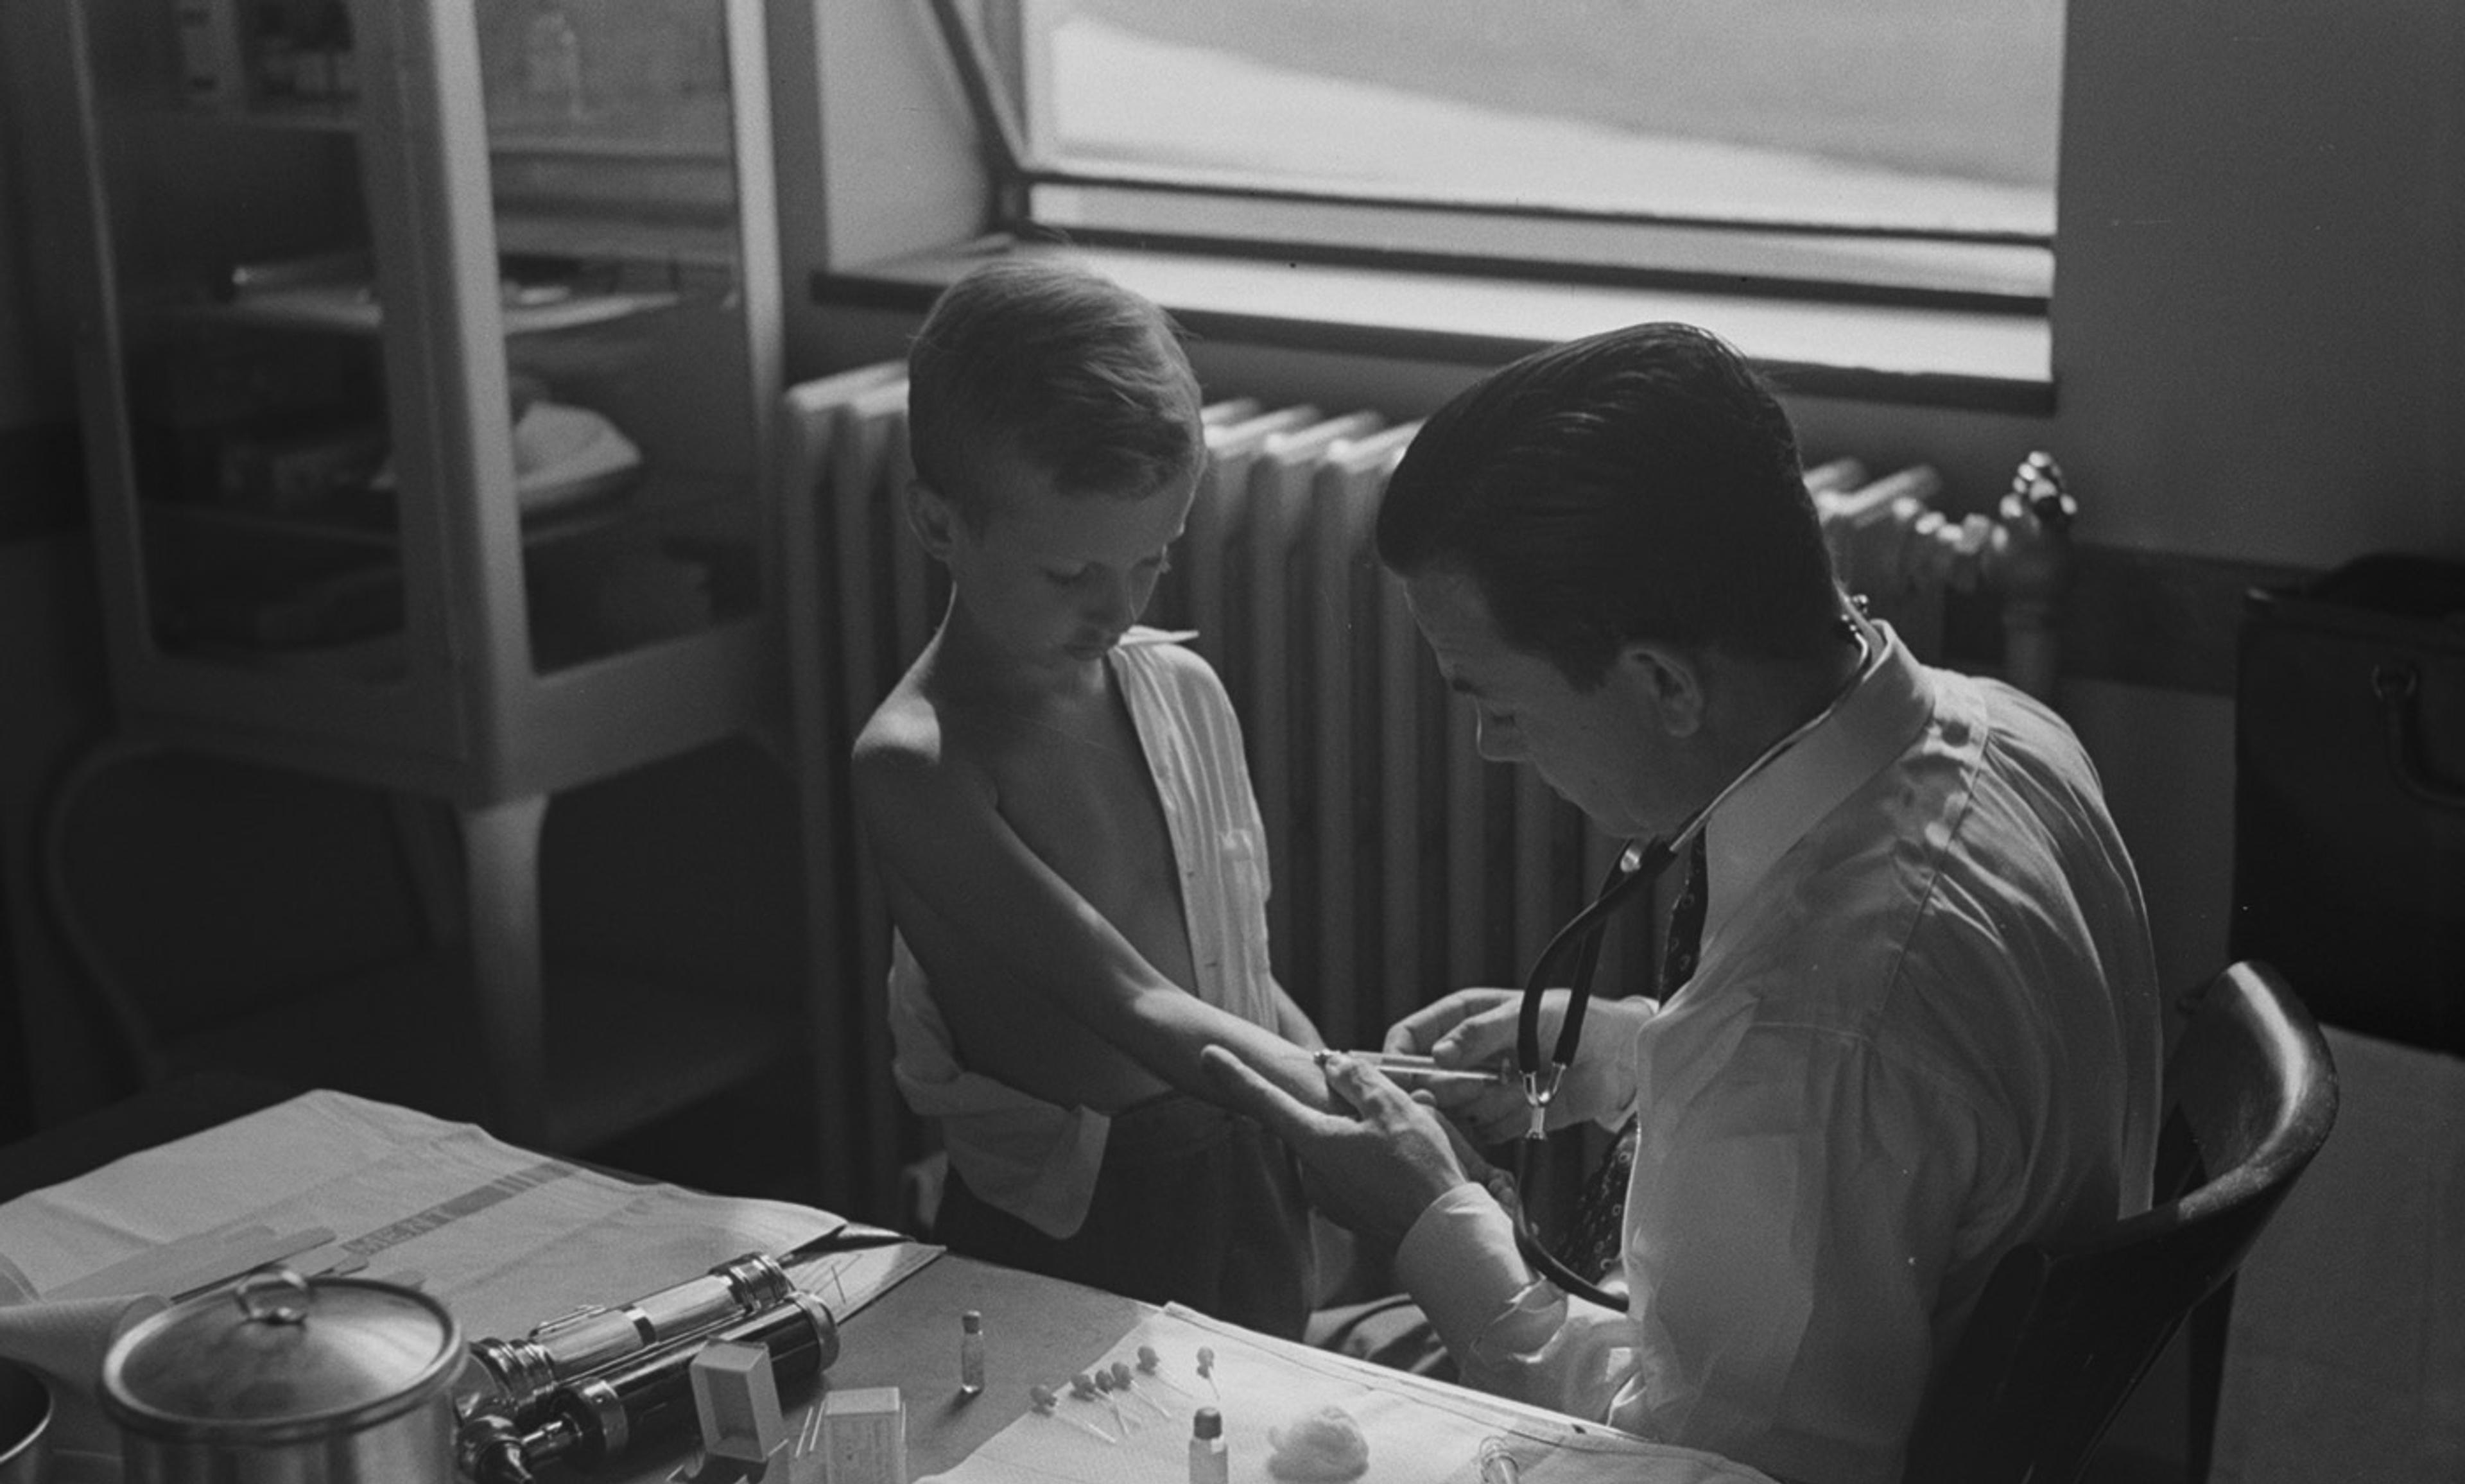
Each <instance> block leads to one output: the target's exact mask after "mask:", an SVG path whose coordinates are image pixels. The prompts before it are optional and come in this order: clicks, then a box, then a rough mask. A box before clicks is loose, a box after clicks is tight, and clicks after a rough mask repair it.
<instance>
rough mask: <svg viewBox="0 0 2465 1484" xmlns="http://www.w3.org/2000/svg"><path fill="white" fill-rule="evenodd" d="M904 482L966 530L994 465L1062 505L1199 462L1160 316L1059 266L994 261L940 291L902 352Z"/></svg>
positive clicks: (1186, 399)
mask: <svg viewBox="0 0 2465 1484" xmlns="http://www.w3.org/2000/svg"><path fill="white" fill-rule="evenodd" d="M907 375H908V388H907V418H908V423H907V441H908V449H909V452H910V453H911V454H913V455H914V457H915V463H916V472H917V474H918V475H919V476H921V477H922V479H923V480H924V481H925V482H926V483H928V484H930V485H932V486H933V487H934V488H935V489H937V490H939V491H940V492H941V494H942V496H943V498H945V499H947V500H949V501H950V502H951V504H952V505H954V506H956V507H957V509H958V510H959V513H960V515H961V518H962V519H964V520H966V521H968V523H969V524H970V525H972V526H974V527H976V528H978V529H982V527H983V525H984V521H985V520H986V518H987V517H988V516H989V515H990V514H991V510H990V507H989V503H988V500H989V496H988V477H989V476H990V474H991V472H992V470H993V469H994V468H995V467H997V466H998V465H999V464H1000V463H1001V462H1003V461H1006V460H1021V461H1024V462H1025V463H1027V464H1028V465H1030V466H1032V467H1033V468H1034V469H1035V470H1037V471H1039V472H1041V473H1043V474H1046V475H1049V476H1052V478H1053V481H1054V483H1055V486H1057V487H1058V488H1059V489H1060V490H1061V491H1062V492H1063V493H1064V494H1069V495H1108V496H1118V497H1122V498H1131V497H1141V496H1145V495H1150V494H1153V493H1155V492H1156V491H1158V490H1161V489H1164V488H1166V486H1168V485H1170V484H1172V483H1174V482H1176V481H1178V480H1180V479H1182V478H1185V477H1187V476H1188V475H1189V474H1190V473H1191V472H1192V471H1194V470H1195V469H1196V468H1197V467H1198V463H1199V460H1200V458H1201V457H1202V456H1203V454H1204V453H1205V448H1206V445H1205V441H1204V434H1203V432H1201V430H1200V423H1199V392H1198V379H1197V377H1196V376H1195V375H1194V374H1193V373H1192V372H1191V370H1190V368H1189V359H1188V356H1186V355H1185V354H1184V353H1183V351H1182V348H1181V339H1180V334H1179V331H1178V329H1177V327H1176V326H1175V325H1174V324H1173V322H1172V321H1171V319H1170V318H1169V317H1167V316H1166V314H1165V312H1164V311H1163V310H1162V309H1160V308H1158V307H1157V306H1156V305H1155V304H1153V303H1151V302H1149V301H1148V300H1147V299H1144V298H1142V297H1140V296H1139V295H1137V294H1133V293H1131V292H1130V291H1129V290H1127V289H1125V288H1122V287H1121V285H1120V284H1117V283H1115V282H1113V281H1112V280H1111V279H1109V278H1106V277H1103V276H1102V275H1100V274H1099V273H1096V272H1094V271H1093V270H1091V269H1088V268H1086V267H1084V266H1082V265H1080V264H1078V263H1076V262H1074V261H1072V260H1070V259H1068V258H1065V257H1060V256H1057V255H1052V254H1023V255H1013V256H1008V257H1000V258H995V259H993V260H992V261H990V262H987V263H984V264H981V265H979V266H978V267H976V268H974V269H972V270H970V271H969V272H968V273H967V274H966V277H962V278H960V279H959V280H958V281H957V282H955V283H953V284H951V285H950V286H949V287H948V288H947V289H945V290H944V291H943V293H942V296H941V298H940V299H936V300H935V301H934V304H933V309H932V312H931V313H930V314H929V315H927V316H926V317H925V320H924V324H923V326H922V328H921V329H920V330H918V331H917V333H916V339H915V341H914V343H912V344H911V345H910V346H909V348H908V354H907Z"/></svg>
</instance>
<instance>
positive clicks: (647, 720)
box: [9, 0, 780, 1143]
mask: <svg viewBox="0 0 2465 1484" xmlns="http://www.w3.org/2000/svg"><path fill="white" fill-rule="evenodd" d="M9 3H11V4H15V3H17V0H9ZM34 3H35V4H36V5H38V6H39V8H40V14H41V16H42V20H41V22H40V28H41V29H40V31H39V33H38V35H39V38H40V40H41V41H42V43H43V44H45V45H47V46H48V47H49V48H50V49H52V51H53V52H54V54H55V55H56V56H57V58H58V59H59V62H60V65H59V67H58V68H57V69H56V70H49V69H47V72H48V73H50V76H48V77H47V79H46V83H45V85H46V86H49V87H51V88H53V89H55V90H56V102H57V112H58V114H59V116H60V118H59V122H60V128H59V129H58V131H57V132H56V134H55V135H54V137H53V138H51V139H50V140H48V141H46V142H45V144H44V149H45V154H46V156H47V157H48V159H49V162H50V164H51V165H53V166H56V167H55V168H52V169H50V170H48V171H46V177H47V179H48V180H49V181H50V182H51V185H52V188H53V190H54V193H55V205H56V208H57V210H56V218H55V219H56V224H57V225H56V229H55V230H56V234H57V235H58V236H59V237H61V238H62V239H63V247H64V249H65V253H64V256H65V257H66V258H67V259H68V260H70V261H72V262H74V263H75V264H77V265H78V275H77V276H78V280H79V281H77V282H75V283H74V284H73V285H72V290H73V292H75V293H76V295H77V296H78V312H77V316H76V323H77V350H78V372H79V378H80V405H81V408H82V417H83V432H84V442H85V451H86V461H87V467H88V470H89V474H90V480H89V483H90V486H91V490H92V496H93V516H94V522H93V523H94V538H95V543H96V547H97V552H98V561H99V568H100V580H101V590H102V596H103V604H104V609H105V620H106V625H107V635H106V637H107V651H108V660H109V665H110V671H111V677H112V685H113V691H114V696H115V699H116V701H117V702H118V710H119V714H120V720H121V722H122V729H123V731H122V735H123V736H134V737H136V738H139V739H141V740H142V741H143V742H144V744H146V745H151V746H158V747H173V748H195V749H200V750H204V751H209V752H218V753H222V754H225V755H230V756H235V757H238V758H241V759H244V760H247V761H250V762H255V763H263V764H276V765H280V766H285V767H293V768H300V769H304V770H308V771H312V772H315V773H319V774H322V775H323V776H327V777H333V778H340V779H343V780H346V781H351V782H356V783H362V784H366V785H369V786H378V787H383V788H388V789H393V790H397V791H402V792H407V793H413V794H421V795H425V796H428V797H432V798H435V799H441V800H444V801H447V802H448V803H450V804H451V805H452V806H453V807H454V809H455V814H456V818H457V820H458V823H459V827H460V832H461V841H462V846H461V848H462V850H463V853H464V861H463V866H464V868H465V869H464V871H463V873H462V875H463V877H464V878H465V880H466V882H467V889H468V891H469V894H470V900H469V901H468V902H467V903H465V904H464V911H465V915H466V916H467V918H468V928H467V931H468V932H469V933H470V934H471V935H472V937H473V939H474V941H473V942H472V944H471V949H470V952H471V962H470V964H469V967H470V970H471V973H472V974H473V976H474V977H475V978H476V980H477V983H478V986H479V994H478V1014H479V1018H480V1030H481V1033H482V1036H483V1040H484V1050H485V1053H486V1061H487V1071H488V1077H489V1080H490V1082H491V1084H492V1085H493V1087H494V1089H495V1093H496V1102H497V1106H498V1109H499V1112H500V1114H501V1115H502V1116H503V1126H504V1127H505V1128H507V1129H508V1130H509V1131H510V1132H513V1133H515V1134H516V1135H518V1136H522V1137H529V1138H554V1139H556V1141H558V1142H562V1143H572V1142H574V1141H576V1140H578V1139H582V1138H584V1137H585V1136H587V1135H588V1134H591V1133H604V1132H607V1131H608V1128H609V1127H611V1126H612V1125H611V1122H610V1118H613V1117H614V1116H613V1115H611V1116H610V1118H600V1119H597V1120H596V1121H593V1120H592V1119H590V1118H584V1119H581V1121H579V1122H566V1123H558V1122H557V1121H556V1119H554V1118H552V1117H551V1113H550V1111H549V1110H550V1107H551V1105H552V1103H553V1101H554V1089H553V1087H552V1086H551V1082H552V1080H553V1079H552V1078H551V1077H550V1075H549V1074H550V1073H552V1072H555V1070H556V1069H554V1068H548V1069H546V1070H545V1071H544V1070H543V1065H544V1062H545V1061H547V1060H549V1059H551V1058H549V1057H548V1056H547V1054H546V1053H547V1051H548V1050H549V1047H548V1039H547V1031H546V1029H545V1022H544V1010H543V997H542V993H541V989H542V970H541V967H540V964H539V957H540V952H539V938H538V924H537V884H536V880H535V875H536V870H537V861H538V836H539V830H540V823H541V819H542V816H543V815H544V811H545V808H546V801H547V799H548V798H549V797H550V796H551V795H553V794H555V793H556V792H558V791H560V790H563V789H566V788H568V787H571V786H576V785H578V784H582V783H585V782H588V781H592V780H595V779H599V778H603V777H606V776H608V775H611V774H612V773H615V772H617V771H619V770H622V769H627V768H631V767H633V766H636V765H638V764H645V763H649V762H652V761H654V760H656V759H660V758H663V757H667V756H670V755H673V754H676V753H679V752H682V751H684V750H686V749H688V748H691V747H695V746H698V745H700V744H702V743H705V742H713V741H716V740H719V739H721V738H723V737H727V736H730V735H734V734H740V733H744V732H748V731H754V732H759V731H762V730H764V729H766V726H767V723H768V722H769V720H770V719H771V715H772V713H773V712H774V711H775V710H776V709H777V706H776V701H775V698H776V696H777V695H778V694H779V690H780V687H779V679H778V670H777V667H778V662H779V661H778V651H779V645H778V643H777V635H776V629H777V626H776V622H775V616H776V609H777V603H776V597H775V587H776V584H775V582H774V581H773V579H772V577H771V575H770V562H769V554H770V553H771V551H772V550H773V549H774V543H772V542H771V541H770V539H769V537H770V529H769V526H770V517H769V500H768V496H767V490H768V487H769V483H770V479H771V469H770V461H769V455H768V452H767V451H768V446H769V439H768V423H769V421H770V416H771V412H772V409H773V407H774V404H775V402H776V398H777V395H778V392H779V388H780V376H779V368H778V354H779V348H778V346H779V322H780V316H779V265H778V250H777V244H776V240H775V232H776V225H775V211H774V209H773V204H772V181H771V171H770V157H769V144H768V117H769V110H768V106H767V100H766V88H765V74H764V69H763V62H762V55H761V47H762V31H763V20H762V14H761V11H760V9H759V6H758V4H757V3H756V0H347V3H346V0H34ZM612 1003H615V1002H611V1001H606V1000H605V999H604V997H603V1000H602V1002H601V1008H600V1009H599V1010H597V1011H594V1012H593V1013H592V1014H591V1015H590V1016H589V1017H588V1018H591V1019H602V1018H607V1016H608V1015H609V1014H610V1013H612V1012H610V1011H608V1010H607V1009H606V1006H607V1005H608V1004H612ZM628 1003H630V1002H628ZM629 1013H630V1012H629ZM684 1018H686V1019H688V1020H692V1019H695V1017H693V1016H690V1015H688V1016H686V1017H684ZM705 1018H706V1017H705ZM705 1029H706V1028H705ZM636 1033H637V1034H638V1030H637V1031H636ZM654 1039H655V1038H654ZM738 1039H739V1040H741V1039H742V1038H741V1037H739V1038H738ZM775 1039H776V1038H773V1040H774V1045H773V1046H772V1047H770V1048H768V1049H767V1050H766V1053H767V1052H775ZM742 1052H744V1048H743V1047H741V1046H740V1045H737V1044H735V1043H734V1042H728V1043H726V1044H716V1043H715V1045H714V1048H713V1052H712V1054H713V1056H714V1057H715V1058H716V1059H717V1061H718V1062H720V1063H725V1062H727V1061H728V1060H729V1058H731V1057H737V1056H739V1055H740V1053H742ZM735 1070H736V1071H737V1072H741V1071H742V1070H743V1069H742V1068H741V1067H740V1068H737V1069H735ZM671 1074H672V1078H673V1079H675V1081H676V1086H675V1093H676V1096H686V1095H688V1094H690V1093H691V1092H693V1091H694V1090H695V1089H694V1087H693V1077H692V1075H691V1074H690V1073H676V1072H674V1070H673V1069H671ZM712 1075H713V1076H719V1075H722V1073H719V1072H714V1073H713V1074H712ZM626 1096H630V1097H631V1098H632V1099H633V1104H632V1106H633V1114H634V1115H638V1114H640V1113H641V1112H642V1111H643V1109H642V1107H641V1106H640V1099H641V1095H640V1094H639V1093H638V1092H637V1093H633V1094H628V1095H626ZM663 1096H664V1095H663ZM628 1116H632V1115H628Z"/></svg>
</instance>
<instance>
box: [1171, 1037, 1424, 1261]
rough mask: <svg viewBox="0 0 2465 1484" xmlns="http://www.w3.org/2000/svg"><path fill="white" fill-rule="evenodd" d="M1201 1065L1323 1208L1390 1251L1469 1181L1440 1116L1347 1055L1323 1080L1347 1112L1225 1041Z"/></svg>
mask: <svg viewBox="0 0 2465 1484" xmlns="http://www.w3.org/2000/svg"><path fill="white" fill-rule="evenodd" d="M1199 1065H1200V1066H1202V1067H1204V1068H1205V1069H1206V1070H1207V1073H1208V1074H1209V1075H1210V1076H1211V1077H1213V1078H1214V1079H1215V1084H1216V1086H1218V1087H1219V1088H1221V1089H1222V1090H1223V1092H1224V1098H1225V1101H1226V1102H1227V1103H1229V1104H1231V1105H1232V1106H1233V1107H1234V1108H1237V1109H1239V1110H1241V1111H1242V1112H1244V1113H1247V1114H1249V1115H1250V1116H1251V1117H1252V1118H1255V1119H1257V1120H1258V1121H1260V1122H1261V1123H1264V1124H1265V1125H1267V1127H1269V1128H1271V1129H1273V1130H1275V1132H1276V1133H1277V1136H1279V1137H1280V1138H1281V1139H1282V1140H1283V1141H1284V1142H1285V1143H1286V1144H1288V1145H1290V1146H1291V1147H1292V1149H1293V1152H1294V1153H1296V1154H1298V1155H1299V1156H1300V1160H1301V1163H1303V1164H1304V1165H1306V1166H1307V1167H1308V1169H1309V1172H1310V1173H1311V1175H1313V1176H1314V1177H1316V1178H1315V1179H1314V1181H1313V1182H1312V1185H1313V1186H1314V1187H1315V1188H1314V1192H1313V1199H1314V1200H1316V1201H1317V1203H1318V1204H1319V1205H1320V1207H1321V1208H1322V1209H1324V1210H1325V1212H1326V1214H1327V1215H1328V1216H1329V1217H1331V1218H1332V1219H1334V1220H1335V1221H1336V1222H1338V1223H1340V1224H1341V1225H1343V1226H1345V1227H1348V1228H1350V1229H1352V1230H1353V1231H1355V1232H1357V1233H1358V1234H1359V1235H1360V1236H1361V1237H1362V1238H1363V1239H1364V1240H1365V1241H1366V1242H1369V1243H1371V1244H1372V1245H1373V1246H1375V1247H1378V1248H1382V1249H1388V1250H1391V1249H1392V1248H1393V1247H1394V1246H1395V1245H1396V1244H1397V1243H1399V1242H1401V1241H1402V1240H1403V1239H1404V1234H1405V1233H1406V1232H1408V1231H1410V1229H1411V1228H1412V1223H1413V1222H1415V1221H1417V1220H1419V1219H1420V1215H1421V1212H1422V1211H1423V1210H1425V1209H1427V1208H1428V1207H1429V1205H1430V1203H1431V1202H1432V1201H1434V1200H1436V1199H1437V1198H1438V1197H1439V1196H1441V1195H1443V1194H1445V1193H1446V1192H1447V1191H1449V1190H1451V1189H1453V1188H1454V1187H1455V1186H1456V1185H1462V1184H1463V1183H1464V1182H1465V1181H1466V1180H1467V1179H1469V1178H1470V1176H1468V1175H1467V1173H1466V1171H1465V1165H1464V1163H1463V1162H1462V1161H1461V1160H1460V1159H1458V1158H1457V1156H1456V1153H1455V1147H1456V1146H1455V1141H1454V1138H1453V1135H1452V1133H1451V1131H1450V1130H1449V1129H1448V1128H1447V1126H1446V1123H1445V1120H1443V1119H1440V1118H1439V1117H1438V1116H1437V1114H1436V1112H1435V1111H1434V1110H1432V1108H1431V1107H1429V1106H1428V1105H1427V1104H1426V1103H1422V1102H1418V1101H1415V1100H1414V1099H1413V1098H1412V1097H1410V1096H1408V1095H1407V1094H1406V1093H1405V1092H1404V1090H1403V1089H1402V1088H1399V1087H1397V1086H1396V1085H1395V1084H1394V1083H1393V1082H1391V1081H1389V1080H1388V1078H1386V1077H1385V1076H1383V1075H1381V1074H1378V1073H1377V1072H1375V1071H1373V1070H1371V1069H1369V1068H1367V1067H1364V1066H1363V1065H1361V1063H1359V1062H1357V1061H1355V1060H1353V1059H1352V1058H1351V1057H1349V1056H1345V1055H1343V1054H1341V1053H1338V1054H1336V1055H1335V1056H1332V1057H1330V1058H1329V1059H1328V1061H1327V1063H1326V1069H1325V1071H1326V1085H1327V1086H1328V1088H1330V1089H1331V1090H1332V1091H1333V1092H1334V1094H1335V1096H1336V1098H1337V1100H1338V1101H1339V1102H1340V1103H1342V1104H1344V1105H1346V1106H1348V1109H1349V1111H1348V1112H1346V1111H1343V1110H1342V1109H1339V1111H1337V1112H1334V1113H1321V1112H1319V1111H1317V1110H1315V1109H1313V1108H1310V1107H1307V1106H1305V1105H1304V1104H1302V1103H1301V1102H1300V1101H1299V1100H1298V1099H1296V1098H1295V1097H1293V1096H1292V1095H1290V1094H1289V1093H1286V1092H1285V1091H1284V1090H1283V1089H1281V1088H1279V1087H1277V1086H1276V1085H1275V1084H1274V1083H1273V1082H1270V1081H1268V1080H1267V1079H1266V1078H1265V1077H1262V1076H1260V1075H1259V1074H1257V1072H1256V1071H1255V1069H1253V1068H1252V1067H1251V1066H1250V1065H1249V1063H1247V1062H1245V1061H1243V1060H1242V1059H1241V1058H1240V1057H1238V1056H1236V1055H1234V1054H1233V1052H1231V1051H1229V1050H1227V1049H1226V1048H1224V1047H1221V1046H1210V1047H1208V1048H1207V1049H1206V1050H1205V1051H1203V1052H1200V1053H1199Z"/></svg>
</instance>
